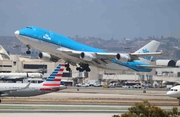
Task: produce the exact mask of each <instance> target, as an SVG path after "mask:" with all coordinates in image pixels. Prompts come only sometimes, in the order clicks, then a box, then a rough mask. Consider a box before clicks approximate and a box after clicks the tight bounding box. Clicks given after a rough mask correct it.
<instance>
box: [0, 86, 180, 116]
mask: <svg viewBox="0 0 180 117" xmlns="http://www.w3.org/2000/svg"><path fill="white" fill-rule="evenodd" d="M78 89H79V90H77V87H69V88H68V89H66V90H61V91H59V92H53V93H49V94H45V95H40V96H34V97H15V98H14V97H5V98H2V104H0V116H4V117H12V116H13V117H14V116H16V115H17V116H18V117H21V116H26V117H30V116H31V117H32V116H33V115H35V116H39V117H41V116H43V117H46V116H53V117H56V116H66V117H68V116H74V114H75V115H76V116H78V117H81V116H86V117H88V116H89V117H90V116H93V117H96V116H97V117H99V116H103V117H111V116H112V115H114V114H121V113H125V112H127V110H128V108H129V107H131V106H133V105H134V104H135V103H136V102H142V101H143V100H148V101H149V102H150V103H152V104H155V105H157V106H159V107H161V108H163V109H171V108H172V107H174V106H176V107H178V100H177V99H175V98H171V97H168V96H167V95H166V92H167V90H166V89H146V92H144V89H123V88H112V89H110V88H107V89H106V88H101V87H95V88H94V87H90V88H78ZM178 109H179V110H180V108H179V107H178Z"/></svg>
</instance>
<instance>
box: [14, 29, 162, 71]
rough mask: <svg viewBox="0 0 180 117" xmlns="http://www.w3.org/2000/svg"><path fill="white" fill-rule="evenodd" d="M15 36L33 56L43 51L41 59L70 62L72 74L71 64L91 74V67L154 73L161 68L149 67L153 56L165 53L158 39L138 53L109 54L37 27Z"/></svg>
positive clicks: (17, 33)
mask: <svg viewBox="0 0 180 117" xmlns="http://www.w3.org/2000/svg"><path fill="white" fill-rule="evenodd" d="M15 36H16V37H17V38H18V39H19V40H20V41H21V42H23V43H24V44H26V45H27V47H28V50H27V51H26V53H27V54H30V53H31V51H30V48H31V47H32V48H36V49H38V50H40V51H42V52H41V53H40V54H39V57H40V58H42V59H44V60H47V61H58V60H59V59H63V60H65V61H66V63H68V64H66V70H68V71H70V68H69V64H72V65H76V66H77V68H76V69H77V70H79V71H80V72H82V71H87V72H88V71H90V68H89V65H91V66H97V67H99V68H104V69H110V70H134V71H138V72H150V71H151V70H152V68H158V67H160V66H156V65H149V64H150V61H151V60H152V58H153V56H156V55H161V54H163V52H156V51H157V49H158V47H159V45H160V42H158V41H155V40H152V41H151V42H149V43H148V44H147V45H145V46H143V47H142V48H140V49H139V50H137V51H135V52H134V53H109V52H106V51H104V50H101V49H98V48H94V47H91V46H88V45H84V44H81V43H79V42H76V41H74V40H72V39H70V38H68V37H66V36H63V35H61V34H57V33H54V32H51V31H48V30H44V29H42V28H38V27H35V26H28V27H26V28H23V29H20V30H17V31H15ZM161 67H162V66H161Z"/></svg>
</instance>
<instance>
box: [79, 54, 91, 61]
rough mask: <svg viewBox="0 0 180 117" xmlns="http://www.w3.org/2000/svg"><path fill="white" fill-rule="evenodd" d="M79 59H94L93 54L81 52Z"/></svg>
mask: <svg viewBox="0 0 180 117" xmlns="http://www.w3.org/2000/svg"><path fill="white" fill-rule="evenodd" d="M80 59H82V60H85V61H92V60H93V59H94V56H93V55H92V54H90V53H85V52H81V54H80Z"/></svg>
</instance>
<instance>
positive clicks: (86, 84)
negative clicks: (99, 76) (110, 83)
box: [76, 83, 89, 87]
mask: <svg viewBox="0 0 180 117" xmlns="http://www.w3.org/2000/svg"><path fill="white" fill-rule="evenodd" d="M76 86H77V87H89V84H88V83H79V84H76Z"/></svg>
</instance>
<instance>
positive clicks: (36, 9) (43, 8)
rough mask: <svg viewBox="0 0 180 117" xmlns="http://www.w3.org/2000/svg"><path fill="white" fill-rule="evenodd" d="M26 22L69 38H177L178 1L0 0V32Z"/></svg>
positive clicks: (9, 31)
mask: <svg viewBox="0 0 180 117" xmlns="http://www.w3.org/2000/svg"><path fill="white" fill-rule="evenodd" d="M30 25H33V26H38V27H41V28H45V29H48V30H51V31H54V32H57V33H61V34H63V35H66V36H71V37H74V36H75V35H79V36H81V37H84V36H86V37H88V36H94V37H100V38H103V39H110V38H115V39H122V38H124V37H128V38H135V37H143V38H147V37H148V36H150V35H151V36H153V35H154V36H159V37H160V36H164V37H167V36H173V37H180V0H0V35H14V31H16V30H17V29H21V28H24V27H26V26H30Z"/></svg>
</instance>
